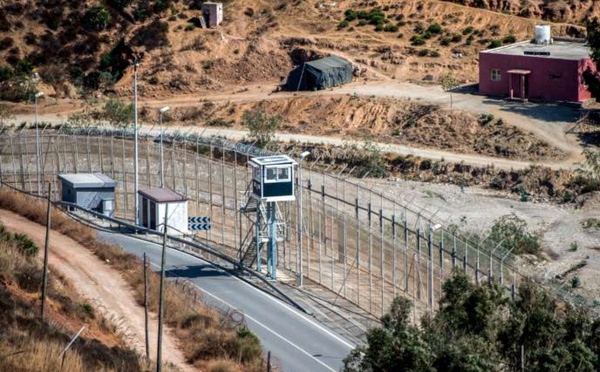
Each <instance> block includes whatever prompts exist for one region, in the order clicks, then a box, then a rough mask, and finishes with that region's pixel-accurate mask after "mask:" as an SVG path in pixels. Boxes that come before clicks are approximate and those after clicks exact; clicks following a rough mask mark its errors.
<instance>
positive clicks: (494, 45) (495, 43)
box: [488, 39, 502, 49]
mask: <svg viewBox="0 0 600 372" xmlns="http://www.w3.org/2000/svg"><path fill="white" fill-rule="evenodd" d="M501 46H502V42H501V41H500V40H497V39H494V40H492V41H491V42H490V44H489V45H488V48H490V49H494V48H498V47H501Z"/></svg>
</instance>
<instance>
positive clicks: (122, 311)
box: [0, 209, 195, 372]
mask: <svg viewBox="0 0 600 372" xmlns="http://www.w3.org/2000/svg"><path fill="white" fill-rule="evenodd" d="M0 221H1V222H2V223H3V224H4V225H5V226H6V227H7V228H8V229H9V230H10V231H12V232H15V233H22V234H27V235H28V236H29V237H30V238H31V239H33V241H34V242H35V243H36V244H37V245H38V246H40V247H43V246H44V239H45V234H46V230H45V227H44V226H41V225H39V224H37V223H35V222H31V221H29V220H27V219H26V218H24V217H21V216H20V215H18V214H15V213H12V212H9V211H6V210H3V209H0ZM49 262H50V265H51V267H52V269H54V270H57V271H60V272H61V273H62V274H63V275H64V276H65V277H67V278H68V279H69V280H70V281H71V282H72V283H73V285H74V287H75V288H76V289H77V290H78V292H79V293H80V294H81V295H82V296H83V297H84V298H86V299H87V300H88V301H89V302H90V303H91V304H93V306H94V308H95V309H96V311H98V312H99V313H101V314H102V315H103V316H104V317H106V318H107V319H113V320H115V324H116V325H117V329H118V332H119V333H121V334H123V335H124V339H125V341H126V342H127V344H128V346H129V347H131V348H132V349H134V350H136V351H137V352H138V353H140V354H141V355H144V354H145V346H144V310H143V308H142V307H141V306H139V305H138V304H137V303H136V302H135V300H134V295H133V292H132V290H131V289H130V288H129V285H128V284H127V283H126V282H125V280H124V279H123V278H122V277H121V275H120V274H119V273H118V272H117V271H116V270H114V269H112V268H111V267H110V266H108V265H106V264H104V263H103V262H102V261H100V260H99V259H98V258H97V257H96V256H94V255H93V254H92V253H91V252H90V251H89V250H88V249H86V248H85V247H83V246H81V245H79V244H78V243H77V242H75V241H74V240H72V239H71V238H69V237H66V236H64V235H62V234H60V233H58V232H55V231H53V232H52V234H51V236H50V256H49ZM155 318H156V317H155V314H152V316H151V321H150V349H151V351H150V355H151V357H153V356H155V355H156V349H155V347H154V345H156V336H157V332H156V328H157V322H156V321H155ZM169 333H170V332H169V329H168V328H167V329H166V332H165V335H164V338H163V356H164V360H165V361H167V362H170V363H172V364H174V365H175V366H177V367H179V368H180V369H181V370H182V371H186V372H187V371H189V372H191V371H195V369H194V368H192V367H191V366H190V365H188V364H187V363H186V362H185V359H184V357H183V354H182V353H181V351H180V350H179V349H178V348H177V346H176V342H175V339H174V338H173V337H171V336H170V334H169Z"/></svg>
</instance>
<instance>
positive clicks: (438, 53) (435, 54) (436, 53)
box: [429, 50, 441, 58]
mask: <svg viewBox="0 0 600 372" xmlns="http://www.w3.org/2000/svg"><path fill="white" fill-rule="evenodd" d="M429 56H430V57H434V58H438V57H441V54H440V52H439V51H437V50H432V51H431V52H429Z"/></svg>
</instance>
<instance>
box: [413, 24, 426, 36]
mask: <svg viewBox="0 0 600 372" xmlns="http://www.w3.org/2000/svg"><path fill="white" fill-rule="evenodd" d="M413 31H414V32H416V33H417V34H422V33H423V32H425V27H423V24H422V23H421V22H417V24H416V25H415V28H414V29H413Z"/></svg>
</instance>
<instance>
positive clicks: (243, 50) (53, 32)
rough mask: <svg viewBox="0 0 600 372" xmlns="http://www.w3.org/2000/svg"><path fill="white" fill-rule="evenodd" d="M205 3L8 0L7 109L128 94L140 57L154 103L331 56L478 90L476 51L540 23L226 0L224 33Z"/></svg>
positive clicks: (449, 9)
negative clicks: (202, 21) (44, 100)
mask: <svg viewBox="0 0 600 372" xmlns="http://www.w3.org/2000/svg"><path fill="white" fill-rule="evenodd" d="M200 4H201V2H200V1H195V0H181V1H169V0H157V1H150V0H147V1H141V2H132V1H128V0H105V1H95V2H92V1H84V2H80V1H73V0H51V1H45V2H43V3H42V4H40V5H39V6H37V5H35V4H34V2H33V1H31V0H6V1H3V2H2V3H0V25H2V26H1V27H0V57H1V61H3V62H0V87H1V88H2V89H0V100H2V99H5V100H23V99H25V98H27V97H28V94H31V92H32V91H34V90H35V89H39V90H42V91H44V92H46V93H47V95H50V96H56V97H58V98H61V97H70V98H75V97H78V96H79V95H80V94H81V93H85V92H90V91H101V92H104V93H115V92H116V93H118V94H120V95H125V94H129V93H130V92H131V80H132V68H131V66H132V63H133V60H134V58H135V57H136V56H137V57H138V58H139V61H140V62H141V64H140V69H139V80H140V84H139V92H140V94H141V95H142V96H149V97H153V96H154V97H161V96H171V95H176V94H181V93H194V92H200V91H216V90H222V89H224V88H227V87H232V86H243V85H245V84H251V83H252V84H257V83H259V84H263V83H264V84H270V85H273V84H274V83H276V82H277V81H279V79H281V78H282V77H283V76H285V75H286V74H287V72H289V71H290V70H291V69H292V67H293V66H294V65H297V64H298V63H300V62H302V61H305V60H309V59H314V58H318V57H320V56H324V55H328V54H337V55H341V56H343V57H346V58H348V59H350V60H351V61H352V62H353V63H354V64H355V65H357V66H360V67H361V68H362V69H363V71H365V70H366V74H364V75H363V77H362V78H361V79H367V80H372V79H383V80H387V79H397V80H400V81H417V82H421V81H429V82H435V81H437V80H438V78H439V76H440V75H441V74H445V73H447V72H452V73H453V74H454V75H456V76H457V77H458V78H459V79H461V80H462V81H465V82H466V81H474V80H476V78H477V74H476V68H475V67H476V64H477V52H478V51H480V50H482V49H486V48H488V47H490V46H492V45H498V43H500V44H502V43H510V42H513V41H515V40H523V39H527V38H530V37H531V36H532V34H533V28H534V25H535V24H536V20H534V19H526V18H522V17H515V16H512V15H506V14H500V13H497V12H491V11H488V10H482V9H476V8H469V7H465V6H460V5H457V4H452V3H449V2H441V1H436V0H423V1H421V0H405V1H402V2H395V1H389V0H381V1H341V2H335V3H325V2H322V1H319V0H305V1H301V0H296V1H293V2H289V1H284V0H249V1H241V0H228V1H225V3H224V13H225V14H224V22H223V24H222V25H221V26H219V27H218V28H215V29H200V28H197V27H196V26H195V24H196V23H197V18H198V17H200V16H201V10H199V8H200ZM195 22H196V23H195ZM580 32H581V28H577V27H575V26H570V25H566V24H556V25H554V28H553V34H554V35H567V34H569V35H580ZM36 72H37V74H36ZM38 75H39V79H38V78H37V77H38Z"/></svg>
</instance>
